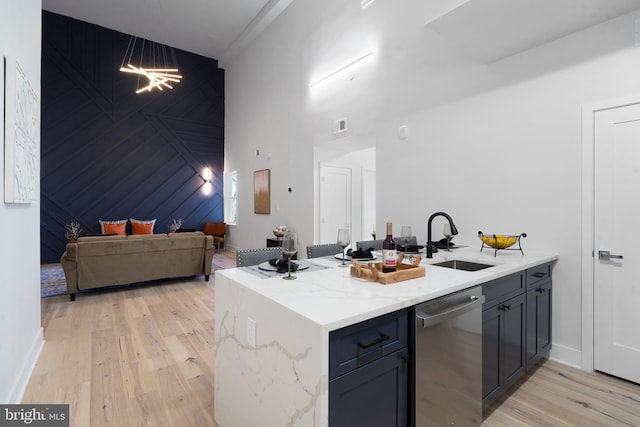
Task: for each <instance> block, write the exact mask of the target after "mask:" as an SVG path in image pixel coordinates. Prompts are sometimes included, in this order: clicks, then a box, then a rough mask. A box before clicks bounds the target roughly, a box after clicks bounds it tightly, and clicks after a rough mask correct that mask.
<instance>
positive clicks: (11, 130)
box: [4, 61, 40, 203]
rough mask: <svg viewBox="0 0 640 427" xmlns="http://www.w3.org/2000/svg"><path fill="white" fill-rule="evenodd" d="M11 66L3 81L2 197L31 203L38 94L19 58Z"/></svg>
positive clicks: (33, 198) (34, 184)
mask: <svg viewBox="0 0 640 427" xmlns="http://www.w3.org/2000/svg"><path fill="white" fill-rule="evenodd" d="M11 70H12V69H11V67H8V68H6V71H7V76H6V81H5V90H6V93H5V100H6V105H5V120H6V121H5V141H4V144H5V146H4V154H5V155H4V159H5V189H4V190H5V191H4V196H5V197H4V201H5V203H32V202H37V201H38V175H39V167H40V164H39V154H38V142H39V133H40V128H39V125H38V123H39V122H38V120H39V118H38V96H37V95H36V93H35V91H34V90H33V88H32V87H31V84H30V82H29V79H28V77H27V75H26V74H25V72H24V71H23V70H22V67H20V64H19V63H18V61H16V64H15V69H14V70H15V73H12V72H10V71H11ZM12 74H13V75H14V76H15V78H14V77H13V76H12ZM12 83H14V84H12Z"/></svg>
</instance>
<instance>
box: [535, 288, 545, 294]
mask: <svg viewBox="0 0 640 427" xmlns="http://www.w3.org/2000/svg"><path fill="white" fill-rule="evenodd" d="M536 292H539V293H541V294H543V293H545V292H547V289H546V288H538V289H536Z"/></svg>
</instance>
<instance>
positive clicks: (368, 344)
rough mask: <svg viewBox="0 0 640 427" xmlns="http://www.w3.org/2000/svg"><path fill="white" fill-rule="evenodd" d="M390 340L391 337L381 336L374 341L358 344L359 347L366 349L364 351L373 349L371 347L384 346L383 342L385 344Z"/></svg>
mask: <svg viewBox="0 0 640 427" xmlns="http://www.w3.org/2000/svg"><path fill="white" fill-rule="evenodd" d="M389 339H391V337H390V336H389V335H387V334H380V336H379V337H377V338H374V339H372V340H369V341H364V342H362V341H360V342H358V347H360V348H364V349H367V348H371V347H373V346H376V345H378V344H382V343H383V342H385V341H387V340H389Z"/></svg>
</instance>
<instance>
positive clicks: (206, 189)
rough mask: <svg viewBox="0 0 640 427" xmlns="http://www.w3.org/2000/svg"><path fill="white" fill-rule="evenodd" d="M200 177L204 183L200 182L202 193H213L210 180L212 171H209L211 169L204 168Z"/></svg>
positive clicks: (206, 194) (208, 194)
mask: <svg viewBox="0 0 640 427" xmlns="http://www.w3.org/2000/svg"><path fill="white" fill-rule="evenodd" d="M201 178H202V180H203V181H204V184H202V194H204V195H205V196H210V195H211V194H213V183H212V182H211V181H212V180H213V172H211V169H209V168H204V170H203V171H202V175H201Z"/></svg>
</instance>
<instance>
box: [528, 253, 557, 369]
mask: <svg viewBox="0 0 640 427" xmlns="http://www.w3.org/2000/svg"><path fill="white" fill-rule="evenodd" d="M551 307H552V281H551V264H545V265H542V266H539V267H537V268H535V269H530V270H527V344H526V364H527V369H529V368H531V367H532V366H533V365H535V364H536V363H537V362H538V361H539V360H540V359H541V358H543V357H546V356H548V354H549V351H550V350H551Z"/></svg>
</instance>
